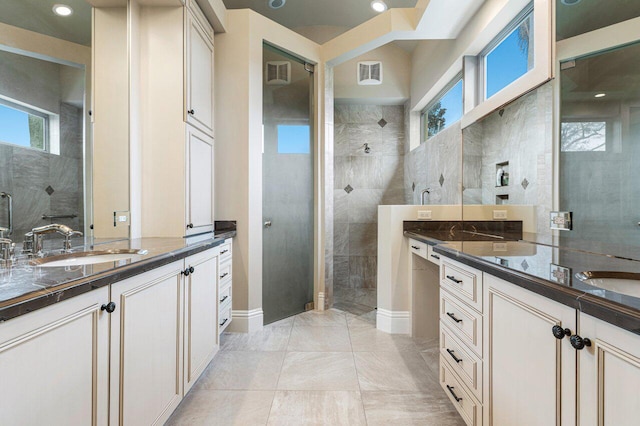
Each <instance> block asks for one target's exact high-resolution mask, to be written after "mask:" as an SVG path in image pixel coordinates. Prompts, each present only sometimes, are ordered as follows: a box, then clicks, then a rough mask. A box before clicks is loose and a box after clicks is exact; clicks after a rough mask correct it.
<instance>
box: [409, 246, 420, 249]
mask: <svg viewBox="0 0 640 426" xmlns="http://www.w3.org/2000/svg"><path fill="white" fill-rule="evenodd" d="M411 248H412V249H414V250H420V247H416V246H411Z"/></svg>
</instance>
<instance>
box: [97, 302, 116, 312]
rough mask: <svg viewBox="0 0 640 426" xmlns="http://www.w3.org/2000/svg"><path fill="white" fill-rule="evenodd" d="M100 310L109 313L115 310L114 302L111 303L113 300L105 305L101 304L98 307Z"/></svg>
mask: <svg viewBox="0 0 640 426" xmlns="http://www.w3.org/2000/svg"><path fill="white" fill-rule="evenodd" d="M100 310H101V311H107V313H110V314H111V313H113V311H115V310H116V304H115V303H113V302H109V303H107V304H106V305H102V306H101V307H100Z"/></svg>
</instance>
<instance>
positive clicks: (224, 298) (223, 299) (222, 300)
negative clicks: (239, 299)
mask: <svg viewBox="0 0 640 426" xmlns="http://www.w3.org/2000/svg"><path fill="white" fill-rule="evenodd" d="M228 298H229V296H225V297H223V298H222V299H220V303H222V302H224V301H225V300H227V299H228Z"/></svg>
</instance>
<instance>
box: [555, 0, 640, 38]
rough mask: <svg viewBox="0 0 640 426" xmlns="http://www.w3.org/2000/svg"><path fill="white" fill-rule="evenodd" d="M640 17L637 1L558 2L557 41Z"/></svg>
mask: <svg viewBox="0 0 640 426" xmlns="http://www.w3.org/2000/svg"><path fill="white" fill-rule="evenodd" d="M638 16H640V2H639V1H637V0H607V1H606V2H600V1H592V0H556V39H557V41H560V40H564V39H567V38H571V37H575V36H577V35H580V34H584V33H587V32H589V31H594V30H597V29H600V28H604V27H607V26H609V25H613V24H617V23H619V22H622V21H626V20H628V19H632V18H637V17H638Z"/></svg>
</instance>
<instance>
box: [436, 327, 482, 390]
mask: <svg viewBox="0 0 640 426" xmlns="http://www.w3.org/2000/svg"><path fill="white" fill-rule="evenodd" d="M440 355H441V356H442V358H444V360H445V361H446V362H447V363H448V364H449V367H450V368H451V369H452V370H453V371H454V372H455V373H456V374H457V375H458V377H459V378H460V379H461V380H462V381H463V382H464V384H465V385H466V386H467V388H469V390H470V391H471V392H472V393H473V395H474V396H475V397H476V398H477V399H478V401H480V402H482V361H480V358H478V357H477V356H476V355H474V354H473V352H472V351H470V350H469V349H468V348H466V347H465V345H464V344H463V343H462V342H461V341H460V340H458V338H457V337H455V336H454V335H453V333H452V332H451V331H449V329H448V328H447V327H446V326H445V325H444V324H440Z"/></svg>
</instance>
